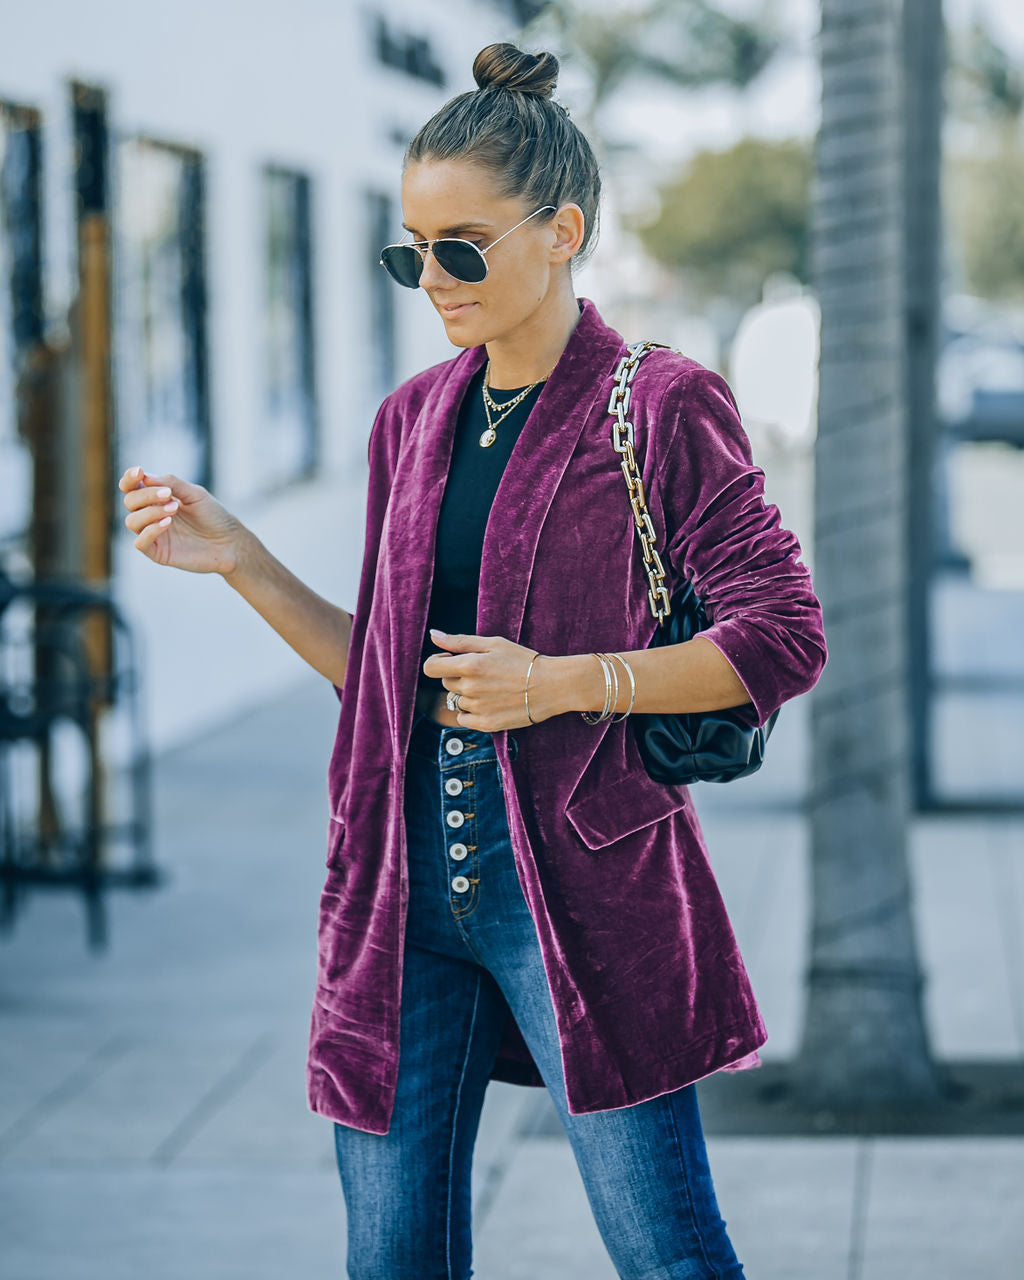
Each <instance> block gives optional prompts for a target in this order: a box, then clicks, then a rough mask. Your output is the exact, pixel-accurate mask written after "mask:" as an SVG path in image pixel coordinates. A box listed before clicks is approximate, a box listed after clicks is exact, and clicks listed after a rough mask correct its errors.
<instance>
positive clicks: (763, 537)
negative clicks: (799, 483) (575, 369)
mask: <svg viewBox="0 0 1024 1280" xmlns="http://www.w3.org/2000/svg"><path fill="white" fill-rule="evenodd" d="M662 429H667V443H666V444H664V445H663V452H662V456H661V458H660V460H659V462H658V468H657V475H656V484H657V487H658V493H659V495H660V498H661V502H662V506H663V510H664V512H665V521H666V529H665V531H664V547H665V551H664V552H663V553H662V561H663V563H664V566H665V570H666V574H667V576H668V578H669V590H670V591H673V584H676V585H678V584H679V583H680V582H681V580H682V579H684V578H685V579H688V580H689V581H691V582H693V584H694V589H695V590H696V592H697V595H698V596H699V597H700V599H701V600H702V601H703V603H704V607H705V610H706V612H707V615H708V620H709V623H710V626H709V627H708V628H707V629H706V630H704V631H702V632H701V633H700V634H701V635H702V636H703V637H704V638H705V639H707V640H710V641H711V643H712V644H713V645H715V647H716V648H717V649H718V650H719V651H720V652H721V653H723V654H724V655H725V657H726V658H727V659H728V661H729V663H730V664H731V665H732V667H733V668H734V670H735V671H736V674H737V675H738V676H739V678H740V680H741V681H742V682H743V685H744V687H745V688H746V690H747V692H748V694H749V695H750V704H753V705H752V707H751V705H750V704H745V707H746V712H747V718H748V720H749V721H750V723H751V724H757V725H763V724H764V723H765V721H766V720H767V719H768V717H769V716H770V715H771V714H772V712H773V711H775V710H777V709H778V708H779V707H780V706H781V705H782V704H783V703H784V702H786V701H788V700H789V699H790V698H793V697H796V696H797V695H798V694H801V693H805V692H807V691H808V690H809V689H811V688H812V687H813V686H814V685H815V684H816V683H817V681H818V677H819V676H820V675H821V672H822V669H823V668H824V666H825V663H826V661H827V658H828V650H827V646H826V642H825V633H824V627H823V623H822V611H821V604H820V602H819V601H818V598H817V596H816V595H815V593H814V590H813V586H812V583H811V575H810V572H809V571H808V569H807V566H806V565H805V564H804V563H803V561H802V559H801V555H802V551H801V547H800V543H799V541H798V539H797V537H796V535H795V534H794V533H792V532H791V531H790V530H789V529H786V528H784V527H783V525H782V521H781V517H780V513H779V509H778V507H777V506H775V505H774V504H766V503H765V500H764V472H763V471H762V470H761V468H760V467H757V466H755V465H754V460H753V454H752V452H751V448H750V440H749V439H748V437H747V433H746V431H745V430H744V428H743V425H742V423H741V421H740V415H739V410H738V408H737V405H736V401H735V399H734V398H733V395H732V392H731V390H730V389H729V386H728V384H727V383H726V381H725V379H724V378H722V377H721V376H720V375H719V374H717V373H715V372H714V371H713V370H711V369H707V368H705V367H703V366H701V365H698V366H696V367H695V368H692V369H690V370H689V371H688V372H686V373H685V374H683V375H681V376H680V377H678V378H676V379H675V380H674V381H673V382H672V383H671V384H670V385H669V386H668V387H667V388H666V391H665V395H664V398H663V400H662V404H661V407H660V413H659V434H660V431H661V430H662ZM663 439H664V437H663ZM659 532H660V531H659ZM661 541H662V539H661V538H660V537H659V543H660V542H661ZM755 717H756V718H755Z"/></svg>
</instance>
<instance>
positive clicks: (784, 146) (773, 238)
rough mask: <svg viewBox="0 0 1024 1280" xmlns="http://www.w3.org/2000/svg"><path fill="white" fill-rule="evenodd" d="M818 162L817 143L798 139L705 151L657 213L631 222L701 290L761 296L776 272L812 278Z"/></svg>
mask: <svg viewBox="0 0 1024 1280" xmlns="http://www.w3.org/2000/svg"><path fill="white" fill-rule="evenodd" d="M813 167H814V158H813V150H812V144H811V143H810V142H805V141H801V140H797V139H792V140H789V141H785V142H771V141H767V140H765V139H762V138H744V139H742V140H741V141H740V142H738V143H737V144H736V145H735V146H733V147H730V148H729V149H728V150H727V151H703V152H700V153H699V154H698V155H696V156H695V157H694V158H693V160H692V161H691V162H690V164H689V165H688V166H687V168H686V170H685V171H684V172H683V173H682V174H680V175H679V176H678V177H676V178H674V179H672V180H671V181H670V182H667V183H666V184H665V185H664V186H663V187H661V188H660V191H659V195H660V199H661V212H660V213H659V215H658V217H657V218H656V219H655V220H654V221H653V222H650V223H648V224H647V225H645V226H638V225H634V226H632V228H631V229H632V230H634V231H635V232H636V233H637V234H638V235H639V236H640V239H641V240H642V242H643V244H644V247H645V249H646V250H647V252H648V253H649V254H650V255H651V256H652V257H653V258H655V259H656V260H657V261H658V262H661V263H663V264H664V265H665V266H666V267H669V268H671V269H672V270H675V271H679V272H682V273H683V274H684V275H685V277H686V279H687V282H688V284H689V285H690V287H691V288H693V289H694V290H695V291H696V292H697V293H698V294H700V295H703V296H704V297H705V298H711V297H722V296H725V297H730V298H733V299H735V300H736V301H738V302H744V303H752V302H757V301H759V300H760V297H761V285H762V282H763V280H764V279H765V277H766V276H768V275H770V274H771V273H772V272H775V271H786V272H790V273H791V274H792V275H794V276H796V277H797V278H798V279H799V280H802V281H807V280H808V273H809V263H808V244H809V236H810V201H811V179H812V173H813Z"/></svg>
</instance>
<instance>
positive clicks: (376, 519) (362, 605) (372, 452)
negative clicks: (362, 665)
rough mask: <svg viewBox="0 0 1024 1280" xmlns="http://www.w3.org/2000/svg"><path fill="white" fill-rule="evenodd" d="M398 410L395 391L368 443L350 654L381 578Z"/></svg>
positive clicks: (381, 410) (336, 689)
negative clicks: (379, 564) (380, 557)
mask: <svg viewBox="0 0 1024 1280" xmlns="http://www.w3.org/2000/svg"><path fill="white" fill-rule="evenodd" d="M397 412H398V405H397V397H396V396H395V393H394V392H392V394H391V395H390V396H388V397H387V398H386V399H385V400H384V402H383V403H382V404H381V406H380V408H379V409H378V410H377V414H376V417H375V418H374V420H373V426H372V427H371V428H370V438H369V440H368V441H367V445H366V457H367V461H368V462H369V464H370V469H369V475H368V477H367V492H366V530H365V535H364V539H363V566H362V571H361V573H360V578H359V592H358V595H357V598H356V607H355V613H354V614H353V624H352V634H351V635H350V637H349V654H350V655H351V653H352V650H353V642H354V640H355V634H356V627H357V625H361V624H362V623H363V621H364V619H365V616H366V615H367V614H368V613H369V608H370V601H371V600H372V599H373V592H374V586H375V583H376V578H377V557H378V555H379V554H380V539H381V531H382V529H383V526H384V514H385V512H386V511H387V505H388V499H389V497H390V496H391V486H392V484H393V482H394V478H395V466H396V460H397V459H396V448H395V434H396V433H395V432H394V431H393V430H391V427H392V426H393V421H392V420H393V418H394V416H395V414H396V413H397ZM333 688H334V692H335V693H336V694H337V696H338V701H339V702H340V701H341V697H342V689H341V686H340V685H334V686H333Z"/></svg>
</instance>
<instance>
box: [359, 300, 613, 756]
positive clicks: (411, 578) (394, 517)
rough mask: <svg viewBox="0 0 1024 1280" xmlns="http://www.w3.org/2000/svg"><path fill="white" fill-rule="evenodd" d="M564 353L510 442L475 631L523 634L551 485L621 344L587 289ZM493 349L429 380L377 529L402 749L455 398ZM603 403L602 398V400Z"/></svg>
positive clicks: (395, 729) (393, 719)
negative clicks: (432, 380)
mask: <svg viewBox="0 0 1024 1280" xmlns="http://www.w3.org/2000/svg"><path fill="white" fill-rule="evenodd" d="M580 301H581V303H582V308H581V315H580V319H579V322H578V323H577V325H576V328H575V329H574V330H573V332H572V334H571V335H570V337H569V341H568V342H567V344H566V346H565V348H564V350H563V351H562V354H561V356H560V357H559V360H558V363H557V364H556V365H555V368H554V369H553V370H552V372H551V375H550V376H549V378H548V380H547V383H546V385H545V386H544V389H543V390H542V391H541V394H540V395H539V396H538V398H537V402H536V404H535V405H534V407H533V410H532V412H531V414H530V416H529V418H528V419H527V421H526V423H525V425H524V427H523V429H522V431H521V432H520V434H519V438H518V439H517V440H516V443H515V445H514V447H513V449H512V452H511V455H510V457H509V461H508V464H507V466H506V468H505V471H504V473H503V475H502V478H501V481H500V483H499V485H498V489H497V492H496V493H495V497H494V502H493V504H492V506H491V511H490V515H489V517H488V521H487V527H486V530H485V533H484V540H483V549H482V556H481V568H480V589H479V598H478V604H477V630H476V634H477V635H503V636H506V637H507V638H508V639H510V640H514V641H517V642H518V640H519V632H520V628H521V626H522V620H523V613H524V610H525V605H526V595H527V591H528V589H529V583H530V574H531V571H532V569H533V563H534V557H535V554H536V549H537V544H538V541H539V539H540V531H541V527H542V525H543V524H544V519H545V516H546V514H547V511H548V507H549V506H550V505H551V500H552V498H553V496H554V493H555V490H556V489H557V487H558V484H559V482H560V480H561V478H562V473H563V472H564V471H565V468H566V466H567V465H568V462H569V459H570V457H571V456H572V453H573V450H574V449H575V447H576V443H577V441H578V440H579V438H580V435H581V434H582V432H583V428H584V427H585V425H586V423H587V420H588V418H589V417H590V415H591V414H592V412H593V410H594V406H595V403H596V402H597V400H598V399H600V398H603V397H604V395H605V392H606V387H607V381H606V380H607V378H608V376H609V375H610V373H611V372H612V370H613V367H614V364H615V361H616V359H617V358H618V356H619V355H620V354H621V353H622V351H623V350H624V348H625V342H624V340H623V338H622V336H621V335H620V334H618V333H616V331H615V330H614V329H612V328H610V327H609V326H608V325H606V324H605V323H604V321H603V320H602V319H601V317H600V315H599V314H598V312H597V308H596V307H595V306H594V304H593V303H592V302H591V301H590V300H589V299H587V298H583V299H581V300H580ZM486 358H487V351H486V348H485V347H483V346H480V347H471V348H469V349H468V350H466V351H465V352H463V353H462V354H461V355H460V356H458V357H456V358H455V359H454V360H453V361H451V363H450V364H449V367H448V370H447V372H446V373H445V374H443V375H442V376H441V377H440V378H438V380H437V382H436V383H435V385H434V386H433V387H432V388H431V390H430V392H429V393H428V394H427V396H426V399H425V400H424V403H423V406H422V408H421V409H420V412H419V413H418V414H417V416H416V418H415V419H414V420H412V421H409V422H407V425H406V433H407V440H406V443H405V445H404V446H403V448H402V450H401V456H400V458H399V461H398V465H397V468H396V471H395V478H394V487H393V490H392V495H393V496H392V499H391V501H390V503H389V505H388V511H387V514H386V516H385V520H384V526H383V530H382V535H381V541H382V552H381V555H382V562H381V569H382V577H383V582H384V584H385V588H384V589H385V592H386V595H387V603H388V607H387V610H386V615H387V622H388V625H389V628H390V643H389V644H388V649H389V652H390V662H389V672H388V678H389V681H390V684H391V690H390V693H391V699H390V700H391V707H390V712H391V714H390V716H389V720H390V725H391V731H392V733H393V734H395V735H396V741H395V747H396V749H402V750H404V744H405V742H406V741H407V735H408V732H409V731H410V730H411V728H412V713H413V707H414V704H415V694H416V685H417V681H418V678H419V658H420V653H421V649H422V645H423V638H424V634H425V628H426V623H427V612H428V609H429V605H430V589H431V585H432V583H433V573H434V544H435V539H436V535H437V522H438V516H439V514H440V509H441V499H442V497H443V495H444V488H445V484H446V482H447V479H448V470H449V466H450V463H451V455H452V446H453V443H454V439H455V427H456V423H457V420H458V415H459V408H460V405H461V403H462V398H463V396H464V395H465V392H466V388H467V386H468V385H469V382H470V380H471V378H472V377H473V374H474V373H476V371H477V370H478V369H479V368H480V367H481V365H483V363H484V362H485V360H486ZM602 408H603V405H602Z"/></svg>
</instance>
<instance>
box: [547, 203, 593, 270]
mask: <svg viewBox="0 0 1024 1280" xmlns="http://www.w3.org/2000/svg"><path fill="white" fill-rule="evenodd" d="M549 225H550V226H551V228H552V229H553V230H554V233H555V240H554V243H553V245H552V246H551V256H552V260H553V261H555V262H568V261H569V259H570V258H571V257H572V256H573V255H574V254H575V253H577V252H578V251H579V247H580V245H581V244H582V243H583V237H584V236H585V235H586V231H587V223H586V219H585V218H584V216H583V210H582V209H581V208H580V206H579V205H578V204H563V205H562V206H561V208H560V209H558V211H557V212H556V213H555V214H554V215H553V216H552V218H551V222H550V224H549Z"/></svg>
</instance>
